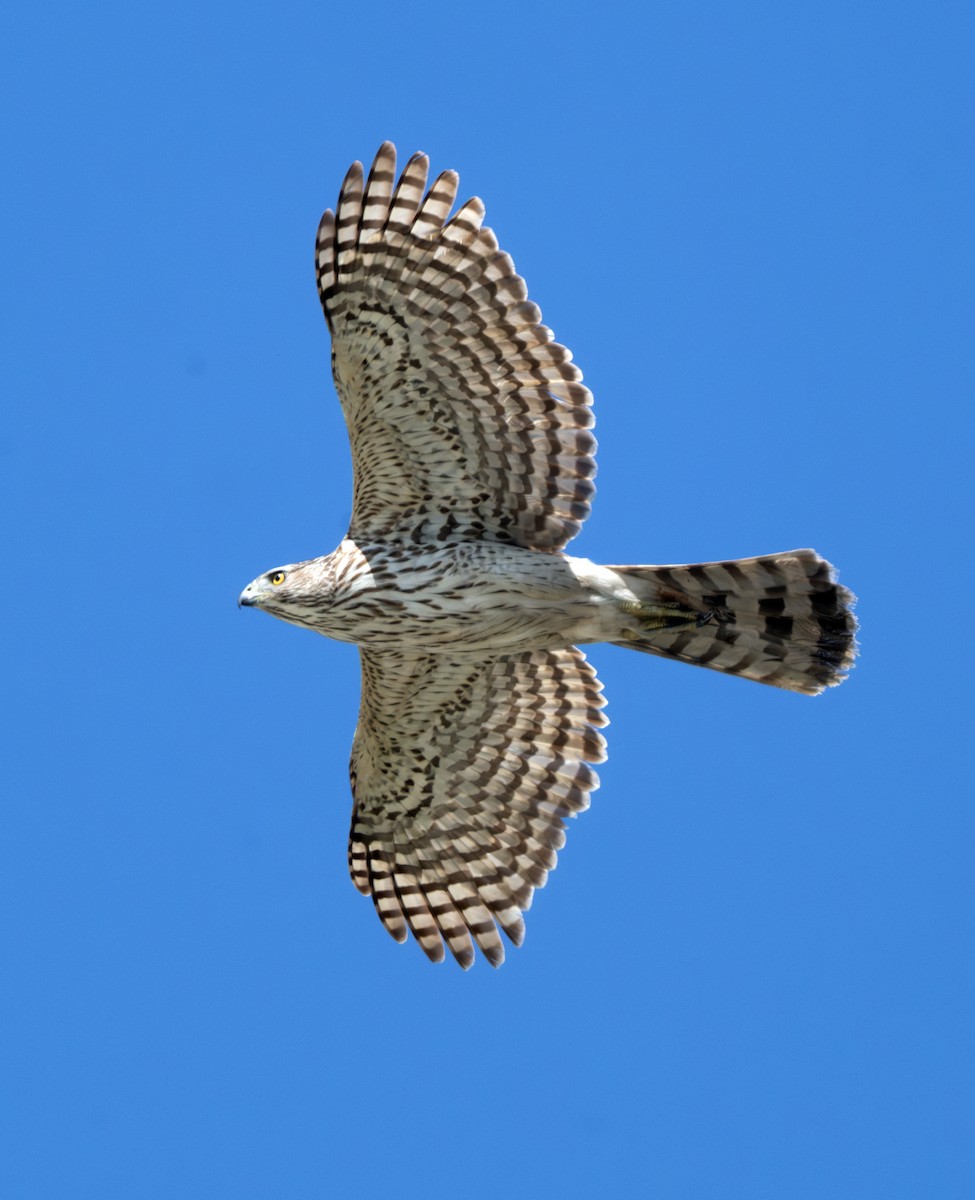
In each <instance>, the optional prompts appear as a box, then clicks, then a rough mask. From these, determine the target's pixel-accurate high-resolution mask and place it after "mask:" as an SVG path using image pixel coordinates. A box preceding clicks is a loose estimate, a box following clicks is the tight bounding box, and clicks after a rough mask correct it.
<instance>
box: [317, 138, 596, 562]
mask: <svg viewBox="0 0 975 1200" xmlns="http://www.w3.org/2000/svg"><path fill="white" fill-rule="evenodd" d="M395 169H396V152H395V150H394V148H393V146H392V144H391V143H389V142H386V143H384V145H383V146H382V147H381V148H380V150H379V153H378V154H377V155H376V160H375V162H374V163H373V165H372V170H371V171H370V173H369V178H368V180H367V182H366V184H365V187H363V177H362V166H361V164H360V163H354V164H353V165H352V167H351V168H350V169H349V173H348V175H347V176H346V178H345V182H344V184H343V185H342V191H341V195H340V197H339V202H338V206H337V212H336V213H334V214H333V213H332V212H331V211H328V212H326V213H325V215H324V216H323V217H322V222H321V225H320V227H319V230H318V242H317V247H316V267H317V272H318V286H319V292H320V295H321V300H322V307H323V308H324V310H325V317H326V320H327V321H328V325H329V329H330V330H331V332H332V339H333V345H332V365H333V371H334V375H335V385H336V388H337V390H338V394H339V398H340V399H341V401H342V408H343V410H344V412H345V419H346V423H347V425H348V429H349V439H350V441H351V443H352V459H353V468H354V472H355V491H354V499H353V510H352V525H351V529H350V533H351V536H352V537H353V538H355V539H356V540H358V539H360V538H363V539H366V540H368V539H370V538H375V537H383V536H388V535H389V534H390V533H391V532H392V531H393V530H396V529H400V530H402V529H403V528H404V527H407V528H408V529H409V530H410V532H411V533H413V534H414V535H417V536H426V537H430V538H436V537H438V536H440V537H443V536H446V535H447V534H449V533H452V532H453V531H455V530H456V531H458V532H459V533H460V534H461V535H462V536H467V537H484V538H490V539H496V540H503V541H509V542H514V543H516V544H518V545H521V546H527V547H533V548H537V549H550V548H553V547H559V546H562V545H564V544H565V543H566V542H567V541H568V540H569V538H571V537H573V536H574V535H575V534H576V533H577V532H578V531H579V526H580V524H581V523H582V521H584V520H585V518H586V517H587V516H588V514H589V501H590V499H591V497H592V494H593V491H594V488H593V484H592V476H593V475H594V474H595V462H594V460H593V457H592V456H593V454H594V452H595V448H596V441H595V438H594V437H593V435H592V434H591V433H590V432H589V430H590V427H591V426H592V423H593V422H592V414H591V411H590V409H589V404H590V403H591V399H592V397H591V396H590V393H589V390H588V389H587V388H585V387H584V386H583V385H582V384H581V383H580V382H579V381H580V380H581V378H582V374H581V372H580V371H579V370H578V368H576V367H575V366H573V365H572V362H571V357H572V356H571V355H570V353H569V351H568V350H566V348H565V347H564V346H560V345H559V344H558V343H557V342H554V341H552V333H551V330H549V329H547V328H546V327H545V326H544V325H541V324H539V321H540V319H541V313H540V312H539V309H538V308H537V306H536V305H534V304H532V303H530V302H529V301H528V300H527V298H526V297H527V292H526V289H525V284H524V282H523V280H522V279H521V278H520V276H518V275H517V274H516V273H515V269H514V265H513V263H512V261H511V259H510V258H509V257H508V255H506V254H503V253H501V252H500V251H499V250H498V243H497V241H496V239H495V237H494V235H493V233H492V232H491V231H490V230H489V229H486V228H482V227H481V220H482V218H483V216H484V206H483V204H482V203H481V201H480V200H478V199H476V198H475V199H472V200H468V202H467V203H466V204H464V205H463V206H462V207H461V208H460V209H459V210H458V211H457V212H456V213H455V214H454V216H453V218H452V219H451V220H449V221H448V220H447V217H448V214H449V212H450V209H451V206H452V204H453V202H454V200H455V198H456V195H457V184H458V177H457V175H456V174H455V173H454V172H453V171H445V172H444V173H443V174H442V175H441V176H440V177H439V178H438V179H437V180H436V181H435V182H434V184H433V186H432V187H431V188H430V190H429V192H427V193H426V196H424V188H425V187H426V179H427V159H426V156H425V155H422V154H415V155H414V156H413V157H412V158H411V159H410V160H409V162H408V163H407V164H406V168H405V170H404V171H403V174H402V176H401V178H400V180H399V182H398V183H397V184H396V188H395V191H394V190H393V186H392V185H393V180H394V178H395Z"/></svg>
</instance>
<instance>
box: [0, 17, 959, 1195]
mask: <svg viewBox="0 0 975 1200" xmlns="http://www.w3.org/2000/svg"><path fill="white" fill-rule="evenodd" d="M973 34H975V8H973V7H972V5H971V4H970V3H958V4H949V3H938V2H937V0H935V2H932V3H929V4H924V5H921V4H904V3H890V2H885V3H872V2H864V3H858V4H849V3H820V4H806V3H802V4H800V3H790V2H783V3H777V2H775V3H773V2H771V0H769V2H768V3H726V2H721V3H718V2H714V3H709V2H702V3H693V4H692V3H677V2H672V3H661V2H655V0H652V2H647V3H642V4H629V5H627V4H621V5H610V6H606V8H605V11H604V12H603V13H602V14H601V15H597V6H595V5H575V6H573V5H571V4H569V5H566V4H562V5H557V4H554V3H548V4H542V3H535V2H532V0H528V2H526V0H520V2H519V3H501V4H487V5H479V6H474V7H473V8H464V7H463V6H459V5H455V6H446V7H441V8H434V9H431V8H429V7H423V6H420V7H417V6H415V5H407V4H392V3H375V4H370V5H366V4H361V5H357V4H354V3H344V4H333V3H326V2H325V0H320V2H319V3H312V2H306V3H297V2H288V0H285V2H284V3H280V4H275V5H266V4H261V5H256V4H251V3H239V2H238V3H233V4H231V3H208V2H206V0H203V2H202V3H192V4H190V3H187V2H186V0H167V3H165V4H162V3H148V4H123V3H117V4H109V3H104V2H98V0H96V2H95V3H93V4H87V5H81V4H64V3H44V4H38V5H27V4H22V5H16V6H11V7H8V10H7V11H6V13H5V15H4V17H3V19H2V30H0V45H2V50H0V54H2V56H3V64H2V66H3V70H2V77H3V79H4V83H3V85H2V86H3V88H4V90H5V92H6V96H5V98H4V99H3V103H2V105H0V121H2V123H3V132H4V138H3V145H4V152H3V167H2V174H3V182H2V190H0V204H2V207H3V228H4V253H3V268H2V269H3V274H4V277H5V278H4V284H3V287H2V298H0V304H2V305H3V317H2V321H3V327H2V340H3V343H4V352H3V360H4V361H3V378H2V395H3V419H2V422H0V455H2V457H0V465H2V472H0V475H2V478H0V486H2V492H0V506H2V525H3V543H4V561H5V572H6V581H5V586H4V588H3V601H2V603H3V609H4V621H3V643H4V646H3V659H4V666H3V676H4V682H5V685H6V686H5V687H4V692H5V694H6V700H5V703H6V705H7V715H6V717H5V718H4V722H3V727H4V733H5V736H6V738H8V739H9V744H8V746H7V748H6V749H5V751H4V757H3V771H2V778H3V781H4V784H5V787H4V791H5V793H6V798H5V800H4V801H3V804H2V809H0V821H2V829H0V858H2V862H0V891H2V895H0V924H2V939H3V948H2V967H0V979H2V982H0V1007H2V1012H0V1039H2V1044H0V1054H2V1058H0V1089H2V1092H3V1093H4V1095H3V1097H2V1103H0V1114H2V1115H0V1125H2V1137H3V1140H4V1143H5V1145H4V1146H3V1147H2V1148H0V1150H2V1153H0V1161H2V1166H0V1173H2V1180H0V1190H2V1192H3V1194H4V1195H5V1196H10V1197H12V1198H13V1197H16V1198H17V1200H21V1198H26V1200H42V1198H43V1200H48V1198H51V1200H75V1198H78V1200H80V1198H82V1197H84V1198H88V1197H92V1198H97V1200H116V1198H119V1200H130V1198H132V1197H138V1198H140V1200H141V1198H143V1197H146V1198H152V1200H155V1198H156V1197H160V1198H169V1197H177V1196H178V1197H188V1198H194V1200H195V1198H200V1200H214V1198H220V1200H222V1198H224V1197H227V1198H230V1200H264V1198H271V1197H275V1198H276V1197H287V1198H288V1200H306V1198H308V1200H311V1198H312V1197H315V1198H318V1197H322V1196H326V1197H336V1198H339V1197H346V1196H356V1197H362V1198H363V1200H373V1198H379V1197H389V1196H395V1197H398V1198H401V1200H413V1198H419V1197H422V1198H423V1200H454V1198H456V1197H465V1198H473V1200H481V1198H482V1197H483V1198H487V1197H491V1198H494V1197H511V1198H513V1200H521V1198H522V1197H526V1198H527V1197H537V1196H556V1195H557V1196H560V1197H569V1198H574V1197H591V1196H596V1195H598V1196H600V1197H604V1196H609V1197H632V1196H647V1197H653V1198H654V1200H701V1198H704V1197H706V1198H711V1197H714V1198H716V1200H723V1198H724V1197H744V1198H746V1200H765V1198H768V1200H806V1198H807V1197H808V1198H820V1197H824V1198H825V1197H828V1198H830V1200H834V1198H836V1197H840V1198H843V1200H863V1198H864V1197H870V1198H872V1197H878V1198H882V1200H899V1198H904V1200H917V1198H918V1197H925V1198H927V1197H931V1198H936V1200H955V1198H957V1200H967V1198H969V1197H971V1196H973V1195H975V1149H973V1148H975V1131H973V1075H975V1070H973V1066H975V1064H973V1056H972V1050H973V1044H972V1013H973V1009H975V996H973V986H972V985H973V940H975V939H973V937H972V934H973V911H975V907H973V900H975V896H973V870H972V853H973V843H975V839H973V836H972V835H973V818H972V807H973V801H972V797H971V786H970V780H969V778H968V777H969V774H970V764H971V759H972V749H971V738H972V734H971V707H972V696H971V687H970V681H971V675H972V671H971V667H970V664H969V659H970V657H971V650H970V647H969V646H968V644H967V642H966V638H967V635H968V630H969V627H970V614H969V612H968V608H967V606H968V604H969V602H970V601H971V598H972V595H973V592H975V585H973V581H972V579H971V570H970V562H971V552H970V549H969V544H968V543H969V541H970V530H971V512H970V508H969V507H968V502H967V492H968V487H969V481H970V476H971V472H972V439H971V433H972V420H971V403H972V398H973V371H972V365H973V364H972V316H973V307H975V306H973V285H972V280H973V277H975V271H973V266H975V264H973V254H972V223H973V221H972V218H973V211H975V197H973V173H972V149H973V146H975V129H973V87H972V62H973V59H975V36H973ZM384 138H392V139H393V140H394V141H395V142H396V143H397V145H398V146H399V148H400V151H401V153H402V154H404V155H405V154H407V153H409V152H410V151H412V150H414V149H423V150H426V151H428V152H429V153H430V154H431V156H432V159H433V164H434V167H435V168H436V169H442V168H444V167H448V166H449V167H455V168H457V169H458V170H459V171H460V173H461V182H462V192H463V193H464V195H465V196H466V195H470V194H472V193H477V194H479V195H480V196H482V198H483V199H484V200H485V202H486V204H487V209H488V220H489V223H490V224H491V225H492V226H493V227H494V228H495V230H496V231H497V233H498V235H499V238H500V240H501V242H502V245H503V246H504V248H505V249H507V250H508V251H509V252H510V253H511V254H512V255H513V256H514V258H515V261H516V263H517V265H518V267H519V269H520V270H521V272H522V274H524V275H525V277H526V278H527V280H528V283H529V287H530V291H531V295H532V298H533V299H534V300H536V301H537V302H538V303H539V304H540V305H541V307H542V310H543V312H544V315H545V319H546V321H547V322H548V323H549V324H551V325H552V326H553V327H554V329H555V331H556V334H557V336H558V337H559V340H561V341H563V342H565V343H566V344H567V345H569V346H570V347H571V348H572V349H573V351H574V353H575V356H576V359H577V361H578V362H579V364H580V366H581V367H582V368H583V370H584V371H585V373H586V379H587V381H588V382H589V384H590V385H591V386H592V388H593V390H594V392H595V395H596V404H597V410H596V411H597V418H598V434H599V436H600V445H601V449H600V475H599V480H598V483H599V494H598V495H597V498H596V506H595V512H594V515H593V517H592V520H591V522H590V523H589V524H588V525H587V527H586V529H585V530H584V532H583V534H582V536H581V537H580V538H579V539H578V540H577V541H576V542H574V543H573V547H572V548H573V550H574V551H575V552H576V553H580V554H585V555H588V556H591V557H594V558H599V559H602V560H603V561H608V562H626V561H636V562H640V561H644V562H647V561H649V562H654V561H656V562H674V561H678V562H680V561H694V560H699V559H708V558H713V557H722V558H723V557H730V556H735V555H746V554H755V553H762V552H767V551H775V550H784V549H789V548H792V547H794V546H805V545H811V546H815V547H816V548H817V549H819V550H820V551H821V552H823V553H824V554H826V555H827V556H828V557H829V558H831V559H832V560H833V561H834V562H836V563H837V564H838V565H839V566H840V568H841V570H842V577H843V580H844V582H845V583H847V584H848V585H849V586H850V587H852V588H853V589H854V590H855V591H856V592H858V593H859V595H860V597H861V602H860V608H859V612H860V616H861V619H862V623H863V629H862V638H861V641H862V659H861V664H860V666H859V667H858V669H857V670H856V671H855V672H854V675H853V676H852V677H851V679H850V681H849V682H848V683H847V684H846V685H845V686H844V687H842V688H840V689H838V690H835V691H833V692H831V693H830V694H828V695H826V696H824V697H822V698H820V699H818V700H807V699H803V698H801V697H797V696H793V695H789V694H784V693H778V692H775V691H773V690H771V689H765V688H761V687H757V686H754V685H751V684H746V683H742V682H739V681H737V680H733V679H728V678H725V677H721V676H718V675H713V674H710V673H708V672H704V671H694V670H691V669H688V668H685V667H681V666H677V665H675V664H671V663H667V662H662V661H656V660H654V659H648V658H646V657H643V656H639V655H635V654H628V653H626V652H624V651H620V650H615V649H612V648H608V647H596V648H593V650H592V652H591V655H590V657H591V658H592V660H593V661H594V662H595V664H596V666H597V668H598V670H599V672H600V675H601V677H602V679H603V681H604V683H605V685H606V690H607V694H608V696H609V700H610V708H609V714H610V717H611V719H612V726H611V728H610V730H609V731H608V732H609V737H610V759H609V762H608V763H607V764H606V766H605V769H604V770H603V771H602V780H603V786H602V789H601V790H600V792H599V793H598V794H597V796H596V798H595V802H594V804H593V807H592V810H591V811H590V812H589V813H587V814H585V815H584V816H583V817H582V818H580V819H579V820H578V822H576V823H575V824H574V826H573V828H572V829H571V830H570V836H569V842H568V845H567V848H566V850H565V852H564V853H563V855H562V856H561V860H560V865H559V869H558V871H557V872H556V873H555V875H554V876H553V877H552V880H551V882H550V884H549V886H548V888H547V889H545V891H543V892H541V893H539V894H538V896H537V897H536V903H535V905H534V908H533V910H532V912H531V913H530V914H529V920H528V937H527V940H526V943H525V945H524V947H523V948H522V949H521V950H520V951H513V952H511V953H510V954H509V959H508V963H507V964H506V965H505V966H504V967H503V968H502V970H501V971H499V972H494V971H492V970H490V969H489V968H488V967H487V966H486V965H485V964H484V963H483V962H479V963H478V964H477V965H476V966H475V968H474V969H473V970H472V971H471V972H470V973H469V974H466V975H465V974H463V973H462V972H460V971H459V970H458V969H456V968H455V967H454V966H452V965H444V966H442V967H439V968H437V967H433V966H431V965H430V964H429V963H427V961H426V960H425V959H424V958H423V956H422V954H421V953H420V952H419V950H418V949H417V948H416V946H415V945H409V946H406V947H397V946H396V945H395V944H394V943H393V942H392V941H391V940H390V938H389V937H388V936H387V935H386V934H385V933H384V932H383V930H382V928H381V927H380V925H379V924H378V922H377V920H376V918H375V916H374V914H373V912H372V908H371V905H370V904H369V903H368V901H366V900H365V899H363V898H362V897H360V896H359V895H358V894H357V893H356V892H355V891H354V889H353V887H352V885H351V883H350V881H349V879H348V876H347V872H346V865H345V852H346V833H347V826H348V816H349V807H350V802H349V795H348V785H347V775H346V770H347V768H346V762H347V756H348V748H349V744H350V741H351V737H352V731H353V727H354V722H355V713H356V706H357V702H358V664H357V657H356V654H355V651H354V650H353V649H352V648H351V647H348V646H340V645H337V644H333V643H329V642H327V641H325V640H324V639H320V638H315V637H313V636H312V635H310V634H307V633H304V632H302V631H300V630H297V629H294V628H290V627H288V626H285V625H283V624H280V623H278V622H274V621H271V620H269V619H267V618H266V617H262V616H259V615H257V614H255V613H252V612H238V611H237V609H236V607H235V598H236V596H237V593H238V591H239V590H240V588H241V587H242V586H243V584H245V583H247V582H248V581H249V580H250V579H251V578H253V577H254V576H255V575H256V574H257V573H258V572H260V571H262V570H264V569H267V568H269V567H271V566H274V565H276V564H278V563H280V562H287V561H290V560H296V559H301V558H305V557H310V556H313V555H316V554H319V553H325V552H327V551H329V550H331V549H332V548H333V546H334V545H335V543H336V542H337V541H338V539H339V537H340V536H341V535H342V533H343V532H344V531H345V528H346V522H347V519H348V513H349V500H350V473H349V461H348V455H347V448H346V444H345V434H344V429H343V425H342V421H341V417H340V413H339V409H338V406H337V403H336V401H335V397H334V393H333V390H332V386H331V381H330V378H329V375H328V345H327V337H326V331H325V327H324V323H323V321H322V318H321V314H320V311H319V308H318V302H317V299H316V296H315V289H314V283H313V277H312V242H313V235H314V231H315V226H316V223H317V220H318V217H319V215H320V213H321V210H322V209H323V208H324V207H326V206H327V205H330V204H332V203H333V202H334V199H335V196H336V193H337V191H338V186H339V183H340V181H341V178H342V175H343V174H344V172H345V169H346V167H347V166H348V164H349V162H350V161H351V160H352V159H353V158H367V157H368V156H370V155H372V154H373V152H374V151H375V149H376V147H377V146H378V145H379V143H380V142H381V141H382V140H383V139H384Z"/></svg>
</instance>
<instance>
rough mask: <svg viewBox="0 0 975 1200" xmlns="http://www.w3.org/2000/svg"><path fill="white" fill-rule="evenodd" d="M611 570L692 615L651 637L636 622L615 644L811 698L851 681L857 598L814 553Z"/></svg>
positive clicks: (635, 588) (640, 592) (659, 600)
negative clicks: (848, 679) (854, 613)
mask: <svg viewBox="0 0 975 1200" xmlns="http://www.w3.org/2000/svg"><path fill="white" fill-rule="evenodd" d="M610 569H611V570H613V571H615V572H616V573H617V574H618V575H621V576H622V577H623V578H624V579H625V580H626V581H627V583H628V584H629V585H630V586H631V588H632V589H633V591H634V592H636V593H637V595H640V596H641V597H642V596H644V595H645V596H646V597H647V600H648V601H654V602H657V603H664V604H673V605H679V606H680V609H681V610H684V611H686V612H687V614H688V617H689V618H691V619H689V620H687V621H685V622H684V623H683V624H682V625H675V626H673V627H671V628H665V629H654V630H652V631H651V630H645V629H641V628H640V627H639V620H638V619H636V620H635V621H634V626H633V628H632V629H631V630H629V631H628V632H627V633H626V635H625V640H624V641H619V642H616V643H615V644H616V645H619V646H627V647H629V648H630V649H631V650H641V651H643V652H645V653H647V654H659V655H662V656H664V657H665V658H676V659H680V661H681V662H688V663H692V664H694V665H696V666H701V667H710V668H711V669H712V670H714V671H726V672H728V673H729V674H731V675H741V676H743V677H744V678H746V679H754V680H756V681H757V682H759V683H768V684H772V685H773V686H775V687H781V688H787V689H788V690H789V691H793V692H802V693H804V694H805V695H810V696H814V695H816V694H818V693H819V692H822V691H823V690H824V689H825V688H828V687H834V686H835V685H836V684H838V683H842V682H843V680H844V679H845V678H846V673H847V671H849V669H850V668H851V667H852V665H853V660H854V658H855V657H856V640H855V635H856V628H857V622H856V618H855V617H854V615H853V612H852V607H853V604H854V603H855V599H856V598H855V597H854V595H853V593H852V592H850V591H848V590H847V589H846V588H844V587H842V586H841V585H840V584H839V583H837V581H836V571H835V570H834V568H833V567H832V566H831V565H830V564H829V563H828V562H826V560H825V559H823V558H820V556H819V555H818V554H817V553H816V552H815V550H790V551H788V552H786V553H784V554H771V555H763V556H762V557H760V558H740V559H737V560H735V561H732V562H713V563H696V564H693V565H688V566H669V567H640V566H636V567H634V566H623V567H611V568H610ZM678 611H679V610H678Z"/></svg>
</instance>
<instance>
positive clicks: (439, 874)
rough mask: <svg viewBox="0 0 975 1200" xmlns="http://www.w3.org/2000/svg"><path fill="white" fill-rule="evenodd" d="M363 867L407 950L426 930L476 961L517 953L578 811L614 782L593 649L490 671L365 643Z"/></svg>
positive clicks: (435, 951)
mask: <svg viewBox="0 0 975 1200" xmlns="http://www.w3.org/2000/svg"><path fill="white" fill-rule="evenodd" d="M360 654H361V657H362V705H361V708H360V712H359V725H358V728H357V730H356V735H355V742H354V744H353V748H352V763H351V770H352V790H353V795H354V797H355V806H354V809H353V815H352V831H351V835H350V840H349V868H350V870H351V872H352V879H353V882H354V883H355V885H356V887H357V888H358V889H359V890H360V891H361V892H363V893H365V894H367V895H370V894H371V895H372V898H373V902H374V903H375V905H376V910H377V911H378V913H379V916H380V918H381V920H382V922H383V924H384V925H385V926H386V928H387V929H388V930H389V932H390V933H391V934H392V935H393V937H394V938H395V939H396V940H397V941H399V942H402V941H405V940H406V937H407V935H408V933H409V931H412V932H413V935H414V936H415V937H416V939H417V941H418V942H419V943H420V946H421V947H422V949H423V950H424V952H425V953H426V955H427V956H428V957H429V958H430V959H432V960H434V961H440V960H441V959H442V958H443V956H444V942H446V944H447V948H448V949H449V950H450V952H451V954H453V956H454V958H456V959H457V961H458V962H459V963H460V965H461V966H462V967H465V968H466V967H469V966H470V965H471V963H472V962H473V960H474V943H476V944H477V945H478V946H479V947H480V949H481V951H482V952H483V953H484V955H485V956H486V957H487V959H488V960H489V961H490V962H491V963H492V964H493V965H495V966H497V965H499V964H500V963H501V962H502V961H503V960H504V947H503V944H502V942H501V937H500V935H499V933H498V928H497V926H500V927H501V928H502V929H503V930H504V931H505V933H506V934H507V935H508V937H509V938H510V939H511V940H512V942H514V943H515V945H519V944H520V942H521V940H522V938H523V936H524V922H523V920H522V916H521V913H522V912H523V911H524V910H525V909H527V908H528V906H529V905H530V904H531V899H532V892H533V891H534V889H535V888H538V887H542V886H543V885H544V883H545V880H546V878H547V875H548V872H549V871H550V870H552V868H553V867H554V866H555V861H556V851H557V850H559V849H560V848H561V847H562V845H563V844H564V842H565V833H564V823H563V818H565V817H569V816H572V815H574V814H575V813H577V812H580V811H582V810H583V809H585V808H587V807H588V805H589V792H590V791H592V790H593V789H594V788H595V787H597V786H598V779H597V776H596V773H595V771H594V770H593V769H592V768H591V767H590V766H589V765H588V764H589V763H593V762H601V761H602V760H603V758H604V757H605V754H604V750H605V742H604V740H603V738H602V736H601V735H600V734H599V733H598V732H597V727H598V726H601V725H605V723H606V718H605V717H604V716H603V714H602V712H601V709H602V707H603V704H604V701H603V699H602V697H601V695H600V692H601V690H602V687H601V684H600V683H599V681H598V680H597V678H596V675H595V672H594V671H593V669H592V667H591V666H589V664H588V663H587V662H586V660H585V658H584V656H583V655H582V653H581V652H580V651H579V650H577V649H575V648H573V647H569V648H567V649H564V650H536V651H531V652H528V653H524V654H517V655H512V656H509V657H505V658H497V659H493V660H490V661H488V662H475V663H471V662H463V661H460V660H458V659H453V658H450V657H448V656H445V655H428V654H417V655H410V656H406V655H403V654H400V653H398V652H396V651H390V652H387V653H376V652H374V651H371V650H364V649H361V648H360Z"/></svg>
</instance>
